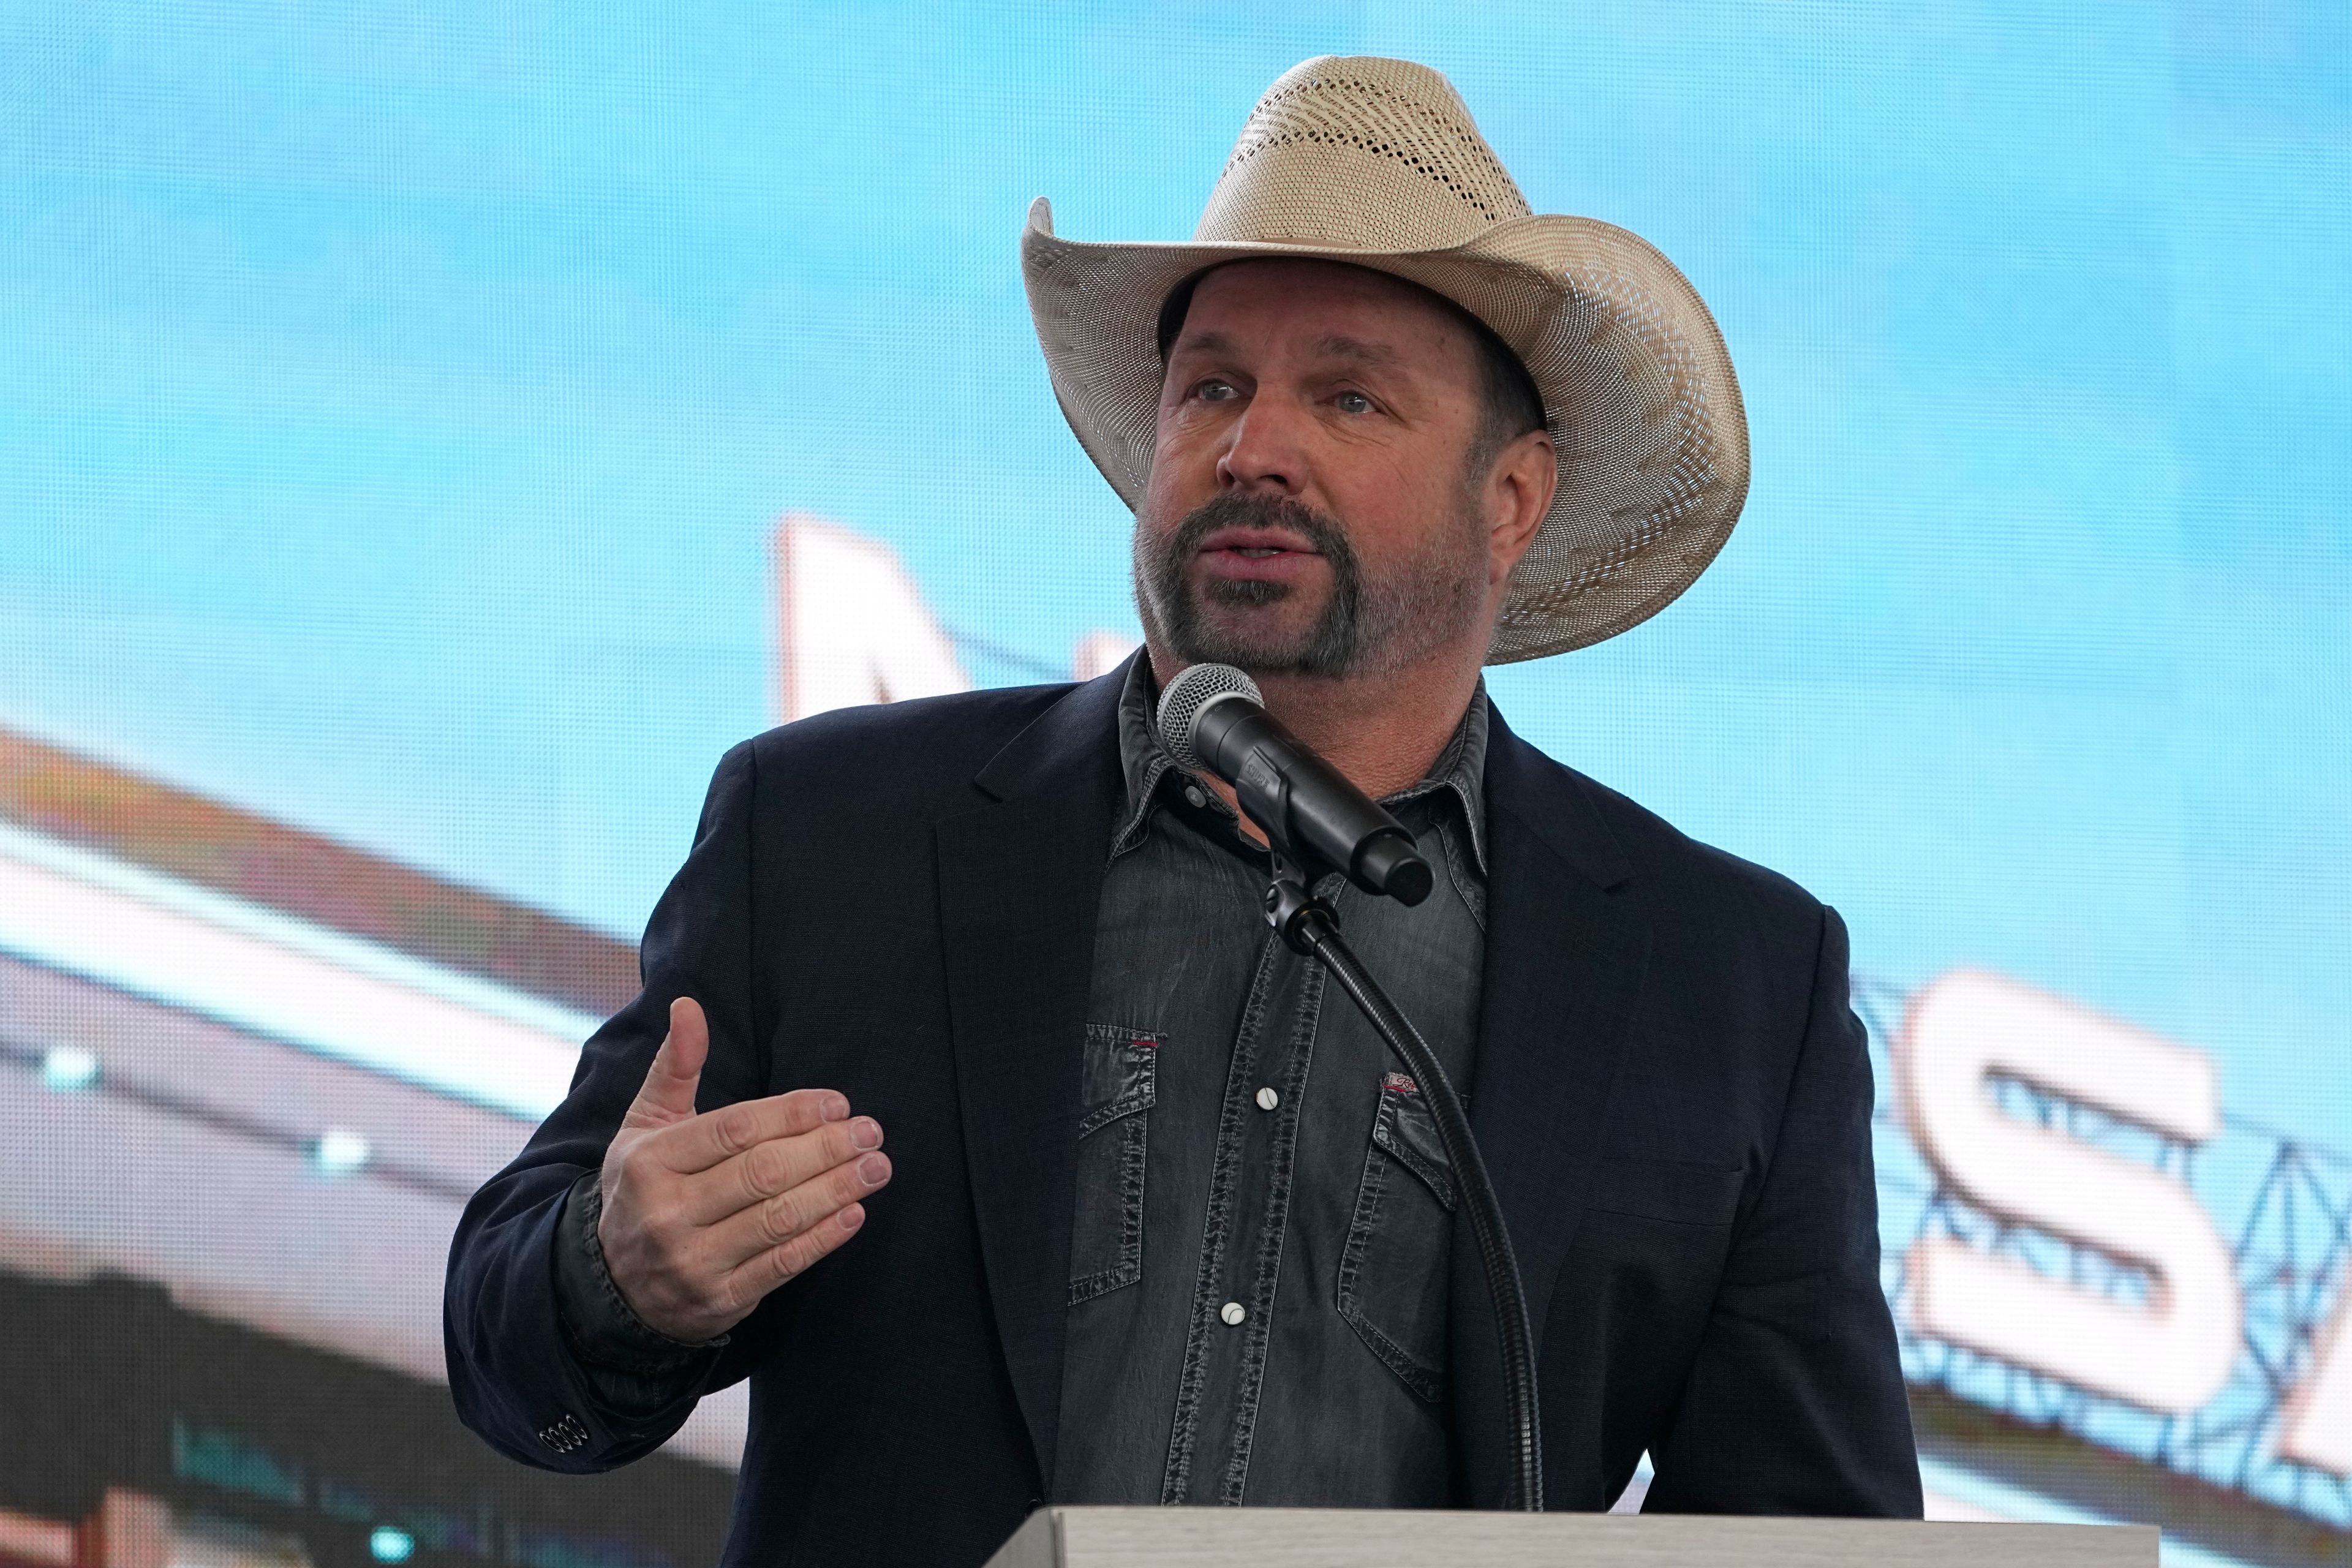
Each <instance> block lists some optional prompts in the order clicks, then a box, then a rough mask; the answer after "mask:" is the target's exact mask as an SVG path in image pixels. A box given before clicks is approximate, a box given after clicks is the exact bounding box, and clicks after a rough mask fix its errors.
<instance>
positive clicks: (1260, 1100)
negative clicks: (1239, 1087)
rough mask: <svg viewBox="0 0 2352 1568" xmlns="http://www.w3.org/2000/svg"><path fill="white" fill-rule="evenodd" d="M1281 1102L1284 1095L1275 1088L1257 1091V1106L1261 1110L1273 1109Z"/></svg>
mask: <svg viewBox="0 0 2352 1568" xmlns="http://www.w3.org/2000/svg"><path fill="white" fill-rule="evenodd" d="M1281 1103H1282V1096H1281V1095H1280V1094H1278V1093H1277V1092H1276V1091H1275V1090H1274V1089H1259V1090H1258V1091H1257V1108H1258V1109H1259V1110H1273V1109H1274V1108H1275V1107H1276V1106H1277V1105H1280V1104H1281Z"/></svg>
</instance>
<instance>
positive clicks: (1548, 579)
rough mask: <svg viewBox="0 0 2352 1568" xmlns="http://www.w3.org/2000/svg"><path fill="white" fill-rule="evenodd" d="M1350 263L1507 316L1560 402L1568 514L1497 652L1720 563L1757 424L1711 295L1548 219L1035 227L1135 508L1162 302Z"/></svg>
mask: <svg viewBox="0 0 2352 1568" xmlns="http://www.w3.org/2000/svg"><path fill="white" fill-rule="evenodd" d="M1272 257H1290V258H1311V259H1317V260H1327V261H1339V262H1345V263H1348V264H1349V265H1351V266H1357V267H1367V268H1372V269H1374V270H1376V271H1381V272H1387V273H1390V274H1391V275H1393V276H1395V277H1399V278H1402V279H1406V280H1407V281H1409V282H1412V283H1418V284H1420V285H1421V286H1422V287H1423V288H1425V289H1431V290H1433V291H1434V292H1436V293H1438V294H1441V295H1444V297H1445V298H1446V299H1448V300H1453V301H1454V303H1455V304H1457V305H1459V306H1461V307H1462V308H1463V309H1464V310H1468V311H1469V312H1470V313H1471V314H1472V315H1474V316H1475V317H1477V318H1478V319H1479V320H1480V321H1484V322H1485V323H1486V325H1487V326H1488V327H1489V328H1491V329H1493V331H1495V333H1496V336H1498V337H1500V338H1501V339H1502V340H1503V342H1505V343H1507V344H1508V345H1509V346H1510V348H1511V349H1512V351H1513V352H1514V353H1517V354H1518V356H1519V358H1520V360H1521V361H1522V362H1523V363H1525V364H1526V366H1527V369H1528V374H1529V376H1531V377H1532V378H1533V379H1534V381H1535V384H1536V388H1537V390H1538V392H1539V393H1540V394H1541V395H1542V396H1543V404H1544V412H1545V416H1546V422H1547V424H1548V426H1549V429H1550V432H1551V438H1552V444H1553V447H1554V450H1555V451H1556V452H1557V454H1558V457H1559V489H1558V491H1557V493H1556V494H1555V496H1554V498H1553V501H1552V506H1551V510H1550V511H1549V513H1548V514H1547V515H1546V516H1545V518H1544V521H1543V525H1542V527H1541V528H1540V529H1538V531H1537V534H1536V538H1535V541H1534V542H1533V543H1532V544H1530V545H1529V546H1528V552H1527V554H1526V556H1525V557H1524V558H1522V559H1521V561H1520V563H1519V565H1518V568H1517V571H1516V572H1514V573H1513V574H1512V578H1511V587H1510V593H1509V595H1508V596H1507V600H1506V602H1505V604H1504V607H1503V613H1502V616H1501V617H1500V619H1499V620H1498V621H1497V623H1496V628H1495V639H1494V642H1493V645H1492V646H1491V647H1490V648H1489V650H1488V653H1487V662H1488V663H1490V664H1508V663H1512V662H1514V661H1516V660H1519V659H1526V658H1542V657H1544V656H1545V655H1548V654H1555V653H1565V652H1567V651H1569V650H1570V649H1571V648H1579V647H1587V646H1589V645H1591V644H1593V643H1596V642H1601V641H1602V640H1604V639H1606V638H1609V637H1615V636H1616V635H1617V634H1618V633H1620V632H1622V631H1625V630H1627V629H1628V628H1630V627H1633V626H1638V625H1640V624H1641V623H1642V622H1643V621H1645V620H1647V619H1649V618H1650V617H1651V616H1654V615H1656V614H1657V613H1658V612H1659V611H1660V610H1662V609H1664V608H1665V606H1666V605H1669V604H1671V603H1673V602H1674V600H1675V598H1676V597H1677V596H1678V595H1680V594H1681V593H1682V592H1683V590H1684V589H1685V588H1687V587H1689V586H1690V585H1691V584H1692V583H1694V582H1696V580H1697V579H1698V576H1699V574H1700V573H1702V572H1704V571H1706V567H1707V565H1708V563H1711V562H1712V561H1713V560H1714V559H1715V557H1716V554H1717V552H1719V551H1720V550H1721V549H1722V548H1723V544H1724V542H1725V540H1727V538H1729V537H1730V534H1731V530H1732V526H1733V525H1734V524H1735V523H1736V522H1738V520H1739V510H1740V507H1741V505H1742V504H1743V503H1744V502H1745V500H1747V495H1748V421H1747V415H1746V412H1745V410H1744V408H1743V407H1742V405H1741V404H1740V398H1739V384H1738V380H1737V378H1736V377H1735V376H1734V375H1733V374H1732V369H1731V357H1730V355H1729V353H1727V352H1726V350H1725V348H1724V343H1723V335H1722V332H1721V331H1719V330H1718V329H1717V326H1716V323H1715V318H1714V317H1713V315H1711V314H1710V313H1709V312H1708V310H1707V309H1706V304H1705V303H1704V302H1703V301H1702V300H1700V299H1699V296H1698V291H1697V290H1696V289H1693V288H1692V287H1691V285H1690V283H1689V281H1688V280H1687V279H1685V278H1684V277H1683V275H1682V273H1681V272H1680V271H1679V270H1678V269H1677V268H1675V265H1674V263H1672V262H1671V261H1668V260H1667V259H1666V258H1665V257H1664V256H1663V255H1661V254H1660V253H1659V252H1658V250H1657V249H1656V247H1654V246H1652V245H1650V244H1649V243H1648V242H1647V241H1645V240H1643V239H1642V238H1641V237H1639V236H1637V235H1634V234H1632V233H1629V232H1627V231H1626V230H1624V229H1622V228H1618V227H1616V226H1614V225H1612V224H1606V223H1601V222H1599V221H1597V220H1594V219H1591V218H1580V217H1569V216H1557V215H1548V214H1547V215H1538V216H1531V217H1525V218H1516V219H1511V220H1508V221H1506V222H1504V223H1500V224H1497V225H1495V226H1493V227H1490V228H1488V229H1486V230H1485V231H1484V232H1482V233H1481V234H1480V235H1478V237H1476V238H1475V239H1474V240H1472V241H1470V242H1468V243H1466V244H1464V245H1458V246H1454V247H1447V248H1444V249H1437V250H1410V251H1370V250H1355V249H1343V248H1335V247H1321V246H1308V245H1287V244H1273V243H1266V242H1258V241H1244V242H1230V243H1215V242H1201V241H1191V242H1183V243H1176V244H1118V243H1110V244H1100V243H1084V242H1079V241H1074V240H1067V239H1063V238H1060V237H1057V236H1056V235H1055V233H1054V229H1053V215H1052V210H1051V208H1050V207H1049V206H1048V205H1046V203H1045V201H1043V200H1042V199H1041V200H1039V201H1037V202H1036V203H1034V204H1033V205H1032V206H1031V207H1030V211H1029V225H1028V228H1027V231H1026V232H1025V233H1024V235H1023V236H1022V241H1021V261H1022V272H1023V275H1024V279H1025V280H1026V282H1027V285H1028V292H1029V309H1030V314H1031V316H1032V318H1033V319H1034V321H1035V323H1036V328H1037V338H1038V342H1039V344H1040V346H1041V347H1042V348H1043V349H1044V351H1045V364H1046V368H1047V370H1048V372H1049V374H1051V376H1052V378H1053V384H1054V395H1055V398H1056V399H1057V400H1058V401H1059V402H1060V404H1061V407H1062V414H1063V416H1064V417H1065V418H1066V419H1067V420H1068V421H1069V423H1070V428H1071V430H1072V431H1073V432H1075V433H1076V436H1077V437H1078V442H1079V444H1080V445H1081V446H1082V447H1085V448H1086V452H1087V456H1088V457H1089V458H1093V459H1094V463H1095V467H1097V468H1099V469H1101V470H1102V475H1103V477H1104V478H1105V479H1108V480H1109V481H1110V485H1111V488H1112V489H1114V490H1117V491H1118V495H1119V497H1120V499H1121V500H1125V501H1126V502H1127V503H1128V505H1129V507H1130V508H1132V507H1135V506H1136V505H1138V504H1139V502H1140V501H1141V500H1142V497H1143V493H1144V487H1145V483H1146V481H1147V479H1149V477H1150V471H1151V457H1152V448H1153V446H1154V444H1155V441H1156V437H1157V430H1158V410H1159V405H1160V345H1159V327H1160V306H1161V305H1162V303H1163V302H1164V301H1165V300H1166V299H1167V297H1168V295H1169V293H1170V291H1171V289H1174V288H1175V287H1176V286H1177V285H1178V284H1179V283H1181V282H1182V281H1183V280H1184V279H1187V278H1190V277H1192V276H1193V275H1194V274H1196V273H1198V272H1201V271H1202V270H1203V269H1205V268H1210V267H1213V266H1216V265H1218V264H1219V263H1221V262H1225V261H1238V260H1244V259H1247V258H1272Z"/></svg>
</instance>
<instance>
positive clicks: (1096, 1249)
mask: <svg viewBox="0 0 2352 1568" xmlns="http://www.w3.org/2000/svg"><path fill="white" fill-rule="evenodd" d="M1163 1038H1164V1037H1162V1036H1160V1035H1155V1034H1153V1033H1151V1032H1150V1030H1147V1029H1128V1028H1121V1027H1118V1026H1115V1025H1110V1024H1088V1025H1087V1040H1086V1054H1085V1057H1084V1058H1083V1059H1082V1060H1081V1061H1080V1063H1079V1068H1078V1167H1077V1205H1076V1210H1075V1212H1074V1213H1073V1214H1072V1215H1071V1220H1070V1305H1072V1306H1074V1307H1075V1306H1076V1305H1077V1304H1078V1303H1079V1302H1081V1301H1087V1300H1093V1299H1094V1298H1095V1297H1097V1296H1099V1295H1102V1294H1103V1293H1104V1292H1105V1291H1108V1290H1116V1289H1118V1288H1119V1287H1120V1286H1122V1285H1132V1284H1134V1283H1135V1282H1136V1281H1137V1280H1139V1279H1142V1278H1143V1176H1144V1167H1145V1163H1146V1160H1145V1155H1146V1151H1147V1147H1148V1144H1149V1141H1150V1132H1151V1106H1152V1102H1153V1101H1154V1100H1155V1099H1157V1098H1158V1094H1159V1067H1160V1044H1161V1042H1162V1040H1163Z"/></svg>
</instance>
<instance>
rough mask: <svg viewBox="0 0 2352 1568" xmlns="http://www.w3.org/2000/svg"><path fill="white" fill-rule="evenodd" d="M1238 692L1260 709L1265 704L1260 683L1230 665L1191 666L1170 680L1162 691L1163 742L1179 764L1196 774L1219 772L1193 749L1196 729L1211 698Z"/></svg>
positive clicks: (1161, 719)
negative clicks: (1258, 685) (1193, 729)
mask: <svg viewBox="0 0 2352 1568" xmlns="http://www.w3.org/2000/svg"><path fill="white" fill-rule="evenodd" d="M1236 695H1238V696H1242V697H1246V698H1248V699H1249V700H1251V701H1252V702H1254V703H1255V704H1256V705H1257V706H1258V707H1260V708H1263V707H1265V698H1264V697H1263V696H1261V695H1260V694H1259V692H1258V689H1257V682H1256V681H1255V680H1252V679H1250V678H1249V677H1248V676H1247V675H1244V673H1242V671H1240V670H1238V669H1235V668H1234V667H1233V666H1232V665H1230V664H1195V665H1191V666H1188V667H1186V668H1185V669H1184V670H1183V671H1182V672H1181V674H1179V675H1178V676H1177V677H1176V679H1173V680H1171V681H1170V682H1169V683H1168V689H1167V690H1165V691H1163V692H1161V693H1160V744H1161V745H1163V746H1165V747H1167V748H1168V754H1169V755H1170V756H1171V757H1173V758H1175V759H1176V765H1177V766H1179V767H1181V768H1185V769H1188V770H1190V771H1191V772H1192V773H1213V772H1215V771H1216V770H1215V769H1213V768H1212V767H1211V766H1210V765H1209V763H1208V762H1207V761H1206V760H1205V759H1204V758H1202V755H1201V754H1200V752H1197V751H1195V750H1193V748H1192V728H1193V725H1194V724H1195V723H1196V722H1197V721H1199V719H1200V717H1201V710H1202V709H1203V708H1205V707H1207V706H1208V705H1209V702H1210V700H1211V699H1213V698H1217V697H1230V696H1236Z"/></svg>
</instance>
